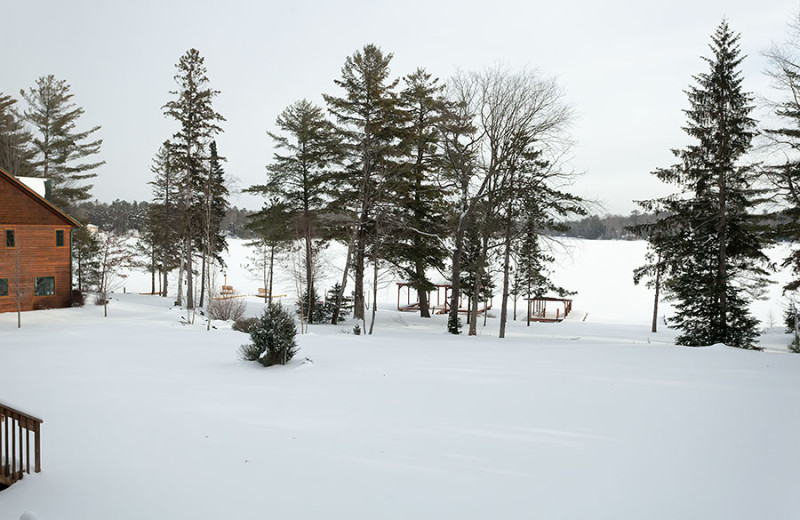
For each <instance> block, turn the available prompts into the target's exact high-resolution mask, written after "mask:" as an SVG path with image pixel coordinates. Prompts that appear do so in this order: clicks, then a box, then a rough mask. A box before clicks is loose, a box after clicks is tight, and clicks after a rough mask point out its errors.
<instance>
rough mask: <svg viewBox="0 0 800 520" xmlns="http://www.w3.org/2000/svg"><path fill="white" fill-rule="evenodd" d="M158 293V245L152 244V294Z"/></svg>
mask: <svg viewBox="0 0 800 520" xmlns="http://www.w3.org/2000/svg"><path fill="white" fill-rule="evenodd" d="M155 293H156V246H155V244H153V245H151V246H150V294H155Z"/></svg>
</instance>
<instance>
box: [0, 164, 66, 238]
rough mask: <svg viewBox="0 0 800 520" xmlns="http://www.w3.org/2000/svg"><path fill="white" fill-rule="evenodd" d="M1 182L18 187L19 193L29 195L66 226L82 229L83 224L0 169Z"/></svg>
mask: <svg viewBox="0 0 800 520" xmlns="http://www.w3.org/2000/svg"><path fill="white" fill-rule="evenodd" d="M0 180H5V181H7V182H8V183H9V184H11V185H12V186H14V187H16V188H17V189H18V190H19V191H21V192H22V193H24V194H25V195H27V196H28V197H29V198H31V199H33V200H34V201H35V202H36V203H37V204H39V205H40V206H42V207H43V208H44V209H46V210H47V211H49V212H50V213H52V214H53V215H55V216H56V217H58V218H59V219H60V220H62V221H64V223H65V224H67V225H69V226H72V227H81V223H80V222H78V221H77V220H75V219H74V218H72V217H70V216H69V215H67V214H66V213H64V212H63V211H61V210H60V209H58V208H57V207H55V206H53V204H52V203H51V202H50V201H49V200H47V199H45V198H44V197H42V196H41V195H39V194H38V193H36V191H35V190H33V189H32V188H31V187H29V186H28V185H26V184H25V183H24V182H22V181H20V180H19V179H17V178H16V177H14V176H13V175H11V174H10V173H8V172H6V171H5V170H3V169H2V168H0Z"/></svg>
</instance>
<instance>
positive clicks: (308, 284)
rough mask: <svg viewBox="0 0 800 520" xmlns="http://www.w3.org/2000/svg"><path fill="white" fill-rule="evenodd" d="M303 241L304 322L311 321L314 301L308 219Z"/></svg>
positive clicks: (312, 263)
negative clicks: (305, 318)
mask: <svg viewBox="0 0 800 520" xmlns="http://www.w3.org/2000/svg"><path fill="white" fill-rule="evenodd" d="M304 238H305V242H306V291H308V309H307V312H308V319H307V320H306V323H311V320H312V317H313V312H312V310H313V309H314V304H316V302H315V301H313V298H312V296H313V295H314V273H313V267H314V259H313V257H312V254H313V251H312V244H311V229H310V226H309V224H308V220H306V233H305V237H304Z"/></svg>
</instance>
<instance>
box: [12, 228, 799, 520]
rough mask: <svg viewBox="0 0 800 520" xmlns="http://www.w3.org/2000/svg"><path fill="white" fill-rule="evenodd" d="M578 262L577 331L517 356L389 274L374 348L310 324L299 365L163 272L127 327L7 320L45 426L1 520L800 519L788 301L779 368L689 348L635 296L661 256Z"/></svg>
mask: <svg viewBox="0 0 800 520" xmlns="http://www.w3.org/2000/svg"><path fill="white" fill-rule="evenodd" d="M569 244H570V245H571V246H572V247H571V249H570V251H569V253H568V254H567V253H563V252H561V253H559V258H560V261H559V265H558V267H557V269H558V271H557V274H556V278H557V279H558V281H559V282H560V283H562V284H564V285H565V286H566V287H567V288H570V289H574V290H577V291H578V295H577V296H575V306H574V310H573V313H572V314H571V315H570V317H569V319H568V320H566V321H564V322H562V323H559V324H532V325H531V326H530V327H526V326H525V323H524V321H517V322H512V323H510V324H509V330H508V337H507V338H506V339H503V340H500V339H498V338H497V329H498V323H497V322H498V320H497V319H496V317H492V316H493V315H499V305H496V306H495V309H493V310H492V312H491V313H490V317H489V318H488V320H487V324H486V326H485V327H480V328H479V336H478V337H467V336H458V337H456V336H451V335H448V334H446V333H445V332H444V330H445V323H446V318H445V317H444V316H436V317H434V318H432V319H429V320H424V319H421V318H419V317H418V316H416V315H415V314H412V313H401V312H398V311H397V310H396V308H395V307H396V299H397V291H396V288H395V286H394V282H395V281H396V280H394V279H393V278H392V277H391V276H390V275H388V274H387V275H386V276H385V277H383V280H382V283H381V286H380V297H379V305H378V312H377V323H376V326H375V333H374V335H373V336H366V335H361V336H354V335H353V334H351V333H350V332H351V329H352V326H353V323H352V322H348V323H345V324H342V325H339V326H332V325H312V326H311V328H310V333H309V334H307V335H303V336H298V343H299V345H300V349H301V350H300V352H299V354H298V355H297V357H296V358H295V359H294V360H293V361H292V362H291V363H290V364H289V365H287V366H285V367H271V368H262V367H260V366H258V365H256V364H254V363H250V362H245V361H241V360H240V359H239V357H238V353H237V350H238V347H239V345H241V344H242V343H245V342H247V340H248V337H247V336H246V335H245V334H242V333H239V332H235V331H232V330H231V329H230V324H229V323H224V322H213V325H214V326H215V327H216V328H214V329H212V330H211V331H206V327H205V322H204V321H203V318H202V317H200V316H199V315H198V316H197V319H196V321H195V324H194V325H185V324H182V322H183V321H184V320H185V318H187V317H188V316H189V315H187V313H186V311H185V310H182V309H179V308H174V307H171V306H170V304H171V303H172V298H170V299H164V298H159V297H156V296H143V295H140V294H137V293H139V292H145V291H149V289H150V286H149V276H148V275H146V274H142V273H133V274H132V275H131V277H130V278H129V279H128V280H127V282H126V287H125V288H126V292H127V294H120V293H118V294H115V295H114V296H113V299H112V302H111V304H110V305H109V317H108V318H103V309H102V307H96V306H94V305H91V304H89V305H87V306H85V307H83V308H73V309H59V310H51V311H38V312H29V313H24V314H23V316H22V320H23V327H22V329H19V330H18V329H17V328H16V315H15V314H10V313H9V314H0V331H2V332H0V334H1V335H0V338H2V339H0V403H4V404H8V405H11V406H13V407H16V408H19V409H21V410H22V411H25V412H27V413H30V414H31V415H35V416H38V417H40V418H42V419H44V424H43V426H42V428H43V429H42V431H43V434H42V442H43V448H42V466H43V471H42V472H41V473H39V474H31V475H30V476H26V478H25V479H23V480H22V481H20V482H18V483H17V484H14V485H13V486H12V487H10V488H9V489H7V490H5V491H1V492H0V520H17V519H19V518H20V516H21V515H22V514H23V513H24V512H35V513H36V517H37V518H38V519H40V520H73V519H74V520H116V519H119V520H127V519H131V520H132V519H142V520H146V519H156V518H158V519H161V518H164V519H198V520H200V519H209V520H211V519H239V518H243V519H250V518H253V519H256V518H275V519H284V518H288V519H292V518H298V519H301V518H302V519H317V518H343V519H384V518H388V519H413V518H431V519H450V518H453V519H488V518H492V519H495V518H497V519H499V518H503V519H505V518H510V519H540V518H542V519H600V518H602V519H605V518H608V519H612V518H613V519H637V520H638V519H670V520H672V519H695V518H696V519H755V518H758V519H787V520H788V519H796V518H799V517H800V516H799V515H800V450H798V448H797V444H798V432H800V355H794V354H788V353H787V350H786V347H785V345H786V343H788V341H789V336H786V335H784V334H783V333H782V328H781V327H780V326H779V322H780V315H781V313H782V310H783V306H784V304H785V302H784V301H783V300H782V299H781V297H780V289H779V287H778V286H777V285H776V286H774V287H772V288H771V293H770V299H769V300H767V301H760V302H756V303H754V306H753V311H754V313H755V314H756V316H757V317H759V318H760V319H762V320H763V321H764V327H765V328H766V329H767V330H766V332H765V334H764V336H763V337H762V346H764V347H765V349H766V350H765V351H764V352H752V351H741V350H738V349H733V348H729V347H725V346H722V345H718V346H713V347H705V348H686V347H676V346H674V345H672V341H673V338H674V336H675V332H674V331H671V330H668V329H666V328H665V327H663V324H661V331H660V332H658V333H657V334H652V333H650V315H651V312H652V293H651V292H650V291H649V290H647V289H646V288H644V287H635V286H633V284H632V282H631V272H632V269H633V267H635V266H636V265H638V264H640V263H641V262H642V258H643V254H644V250H645V246H644V244H643V243H642V242H604V241H582V240H571V241H569ZM334 253H335V251H334V252H328V253H327V255H328V257H329V258H328V261H329V262H330V266H328V267H326V269H328V270H329V272H330V275H329V279H326V280H323V281H322V282H321V283H320V285H321V286H323V287H325V288H327V287H329V286H330V285H331V284H332V283H333V280H334V279H336V278H337V277H338V276H340V274H339V273H337V272H336V269H338V268H339V267H340V266H338V265H337V262H336V255H335V254H334ZM773 253H774V257H775V258H776V259H777V258H780V257H781V256H782V255H783V254H784V253H785V249H784V248H781V249H779V250H776V251H774V252H773ZM247 254H248V253H247V252H246V248H245V247H244V245H243V242H241V241H238V240H235V241H232V243H231V259H230V261H229V265H228V268H227V271H226V274H227V276H228V283H229V284H232V285H233V286H234V287H235V288H236V289H237V290H238V291H241V292H247V293H255V292H256V291H257V288H258V287H259V286H261V284H260V283H259V282H258V278H257V277H255V276H253V275H251V274H250V273H249V272H248V271H247V269H246V268H245V265H246V264H247V262H248V260H247V258H246V257H247ZM281 269H282V272H283V273H286V272H287V271H288V270H289V269H287V268H286V266H284V267H282V268H281ZM276 275H277V276H279V277H281V279H280V280H279V283H277V284H276V286H277V287H276V292H283V293H285V294H287V297H285V298H284V303H291V302H293V301H294V294H295V289H294V282H293V281H292V280H291V276H290V275H286V274H281V273H277V274H276ZM785 276H786V274H785V273H779V274H777V275H776V280H783V279H785ZM437 281H438V280H437ZM442 281H443V279H442ZM220 283H221V282H220ZM403 297H404V298H405V296H403ZM247 301H248V307H249V309H248V310H249V313H251V314H256V313H257V312H259V309H260V308H261V307H262V306H263V303H261V302H259V301H258V299H257V298H255V297H249V298H248V299H247ZM662 309H663V311H662V312H661V313H660V314H663V313H666V314H667V315H668V314H669V308H668V306H663V307H662ZM523 316H524V311H523V310H522V308H521V307H520V313H519V318H520V320H521V319H522V317H523ZM770 321H772V322H773V323H772V325H773V327H771V328H770V327H769V325H770V323H769V322H770ZM482 323H483V322H482V321H481V324H482Z"/></svg>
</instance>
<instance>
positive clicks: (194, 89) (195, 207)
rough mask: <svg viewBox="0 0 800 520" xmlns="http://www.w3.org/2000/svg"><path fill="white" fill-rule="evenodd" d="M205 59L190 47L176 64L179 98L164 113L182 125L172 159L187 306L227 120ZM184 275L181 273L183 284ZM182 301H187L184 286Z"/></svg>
mask: <svg viewBox="0 0 800 520" xmlns="http://www.w3.org/2000/svg"><path fill="white" fill-rule="evenodd" d="M204 62H205V59H204V58H203V57H202V56H200V53H199V52H198V51H197V49H189V50H188V51H186V54H184V55H183V56H181V58H180V60H179V61H178V63H177V64H176V65H175V68H176V69H177V74H175V81H176V83H177V84H178V90H175V91H172V92H170V94H172V95H173V96H175V98H174V99H173V100H172V101H170V102H168V103H167V104H166V105H164V107H163V109H164V115H166V116H167V117H171V118H173V119H175V120H176V121H177V122H178V124H179V125H180V128H179V130H178V131H177V132H176V133H175V134H174V136H173V139H172V144H173V146H172V160H173V161H174V163H175V164H176V167H177V169H178V171H179V172H180V179H179V185H180V190H181V196H180V204H181V216H182V222H181V242H182V248H183V250H182V257H183V263H182V265H181V271H182V273H184V272H185V274H186V307H187V308H190V309H191V308H194V277H193V269H192V265H193V259H194V253H195V249H196V248H195V245H196V243H197V240H198V237H199V240H200V241H201V242H202V241H204V239H203V238H202V229H203V226H202V221H203V193H204V189H203V187H204V184H205V182H204V181H205V173H206V172H207V169H206V164H207V163H206V161H208V159H209V156H208V144H209V143H210V142H211V140H212V139H213V138H214V136H216V135H217V134H219V133H221V132H222V128H221V127H220V126H219V123H220V122H222V121H225V118H224V117H222V116H221V115H220V114H219V113H217V112H216V111H214V108H213V107H212V102H213V100H214V98H215V97H216V96H217V95H218V94H219V91H218V90H214V89H212V88H211V87H210V86H209V80H208V76H207V71H206V67H205V65H204ZM180 279H181V276H180V275H179V284H180V281H181V280H180ZM178 302H179V303H181V304H182V303H183V300H182V287H179V290H178Z"/></svg>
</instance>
